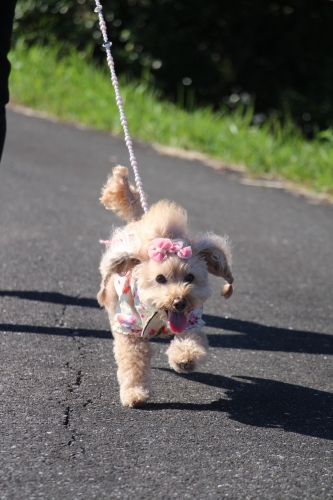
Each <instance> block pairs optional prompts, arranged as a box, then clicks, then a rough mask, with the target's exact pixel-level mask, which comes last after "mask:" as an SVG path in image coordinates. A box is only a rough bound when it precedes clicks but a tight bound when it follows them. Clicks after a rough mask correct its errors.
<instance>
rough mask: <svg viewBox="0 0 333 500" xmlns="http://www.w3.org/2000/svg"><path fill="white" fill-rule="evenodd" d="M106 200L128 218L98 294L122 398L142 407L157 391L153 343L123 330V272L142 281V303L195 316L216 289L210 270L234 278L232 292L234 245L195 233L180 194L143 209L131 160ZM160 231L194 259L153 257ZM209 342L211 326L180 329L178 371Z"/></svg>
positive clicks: (108, 255)
mask: <svg viewBox="0 0 333 500" xmlns="http://www.w3.org/2000/svg"><path fill="white" fill-rule="evenodd" d="M101 202H102V203H103V204H104V205H105V206H106V208H108V209H110V210H113V211H114V212H116V213H117V215H118V216H119V217H120V218H121V219H123V220H125V221H127V222H128V224H127V225H126V226H125V227H122V228H118V229H117V230H116V231H114V232H113V234H112V235H111V238H110V241H111V242H112V243H111V244H110V245H107V248H106V251H105V253H104V255H103V257H102V261H101V265H100V271H101V275H102V283H101V289H100V291H99V293H98V296H97V298H98V302H99V304H100V305H101V306H102V307H105V309H106V310H107V312H108V315H109V319H110V324H111V329H113V336H114V353H115V358H116V362H117V365H118V381H119V384H120V399H121V402H122V404H123V405H124V406H130V407H135V406H140V405H142V404H144V403H145V402H146V401H147V399H148V397H149V386H150V361H151V357H152V347H151V345H150V344H149V342H148V340H146V339H144V338H142V337H140V336H137V335H126V334H123V333H118V332H117V331H115V329H114V328H113V326H114V317H115V312H116V306H117V302H118V295H117V292H116V290H115V286H114V277H115V275H117V274H118V275H125V274H126V273H131V275H132V277H133V278H134V279H135V280H136V282H137V286H138V292H139V296H140V300H141V302H142V303H143V304H146V305H147V306H149V307H151V308H153V309H154V310H157V311H159V314H160V316H161V317H164V318H165V321H168V314H173V313H176V314H178V315H179V314H180V315H184V316H185V318H188V317H189V315H190V313H191V311H192V310H193V309H196V308H199V307H201V306H202V305H203V304H204V302H205V301H206V300H207V299H208V297H209V296H210V295H211V293H212V290H211V286H210V283H209V280H208V273H210V274H214V275H215V276H220V277H221V278H223V279H224V280H225V281H226V282H227V283H226V284H225V285H224V286H223V288H222V292H221V294H222V295H223V296H224V297H225V298H229V297H230V296H231V294H232V282H233V276H232V273H231V252H230V247H229V242H228V239H227V238H226V237H221V236H217V235H215V234H205V235H203V236H196V237H191V235H189V233H188V229H187V214H186V211H185V210H184V209H183V208H181V207H180V206H179V205H177V204H176V203H174V202H172V201H169V200H161V201H159V202H158V203H156V204H155V205H153V206H152V207H151V208H150V210H149V211H148V213H147V214H143V211H142V208H141V206H140V200H139V196H138V193H137V191H136V189H135V188H134V187H133V186H131V185H130V184H129V182H128V171H127V168H125V167H121V166H118V167H116V168H114V169H113V175H112V176H110V177H109V179H108V181H107V183H106V185H105V186H104V187H103V190H102V197H101ZM155 238H168V239H171V240H177V241H182V242H183V244H184V246H191V248H192V256H191V258H189V259H187V260H183V259H180V258H179V257H178V256H176V255H170V256H168V257H167V258H166V259H165V260H164V261H163V262H155V261H154V260H152V259H150V258H149V256H148V249H149V248H150V247H151V245H152V240H154V239H155ZM160 275H162V276H164V277H165V279H166V283H159V282H157V281H156V277H157V276H160ZM188 276H192V277H193V281H190V282H189V280H188V278H187V277H188ZM129 297H130V298H129V301H133V302H134V298H133V297H132V296H131V292H129ZM179 302H181V304H179ZM179 308H181V309H179ZM186 321H187V320H186ZM207 349H208V341H207V337H206V335H205V333H203V332H202V331H201V330H198V329H196V328H194V329H190V330H185V331H184V332H182V333H179V334H176V335H175V336H174V338H173V340H172V341H171V343H170V346H169V348H168V350H167V353H166V354H167V356H168V360H169V364H170V366H171V367H172V368H173V369H174V370H175V371H177V372H179V373H188V372H190V371H193V370H195V369H197V368H198V367H199V366H200V365H201V364H202V363H203V362H204V361H205V359H206V356H207Z"/></svg>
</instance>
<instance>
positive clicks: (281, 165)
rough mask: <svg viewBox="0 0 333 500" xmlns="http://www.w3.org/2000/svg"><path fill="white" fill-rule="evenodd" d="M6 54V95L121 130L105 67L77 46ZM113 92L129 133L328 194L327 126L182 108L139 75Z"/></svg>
mask: <svg viewBox="0 0 333 500" xmlns="http://www.w3.org/2000/svg"><path fill="white" fill-rule="evenodd" d="M10 58H11V62H12V73H11V78H10V89H11V99H12V101H13V102H15V103H17V104H23V105H25V106H29V107H31V108H34V109H36V110H39V111H44V112H47V113H49V114H51V115H54V116H57V117H58V118H59V119H60V120H64V121H70V122H75V123H80V124H83V125H86V126H88V127H90V128H94V129H97V130H103V131H109V132H112V133H115V134H122V130H121V125H120V123H119V115H118V110H117V107H116V103H115V99H114V91H113V88H112V85H111V82H110V77H109V74H108V73H107V69H108V68H107V67H106V69H105V71H102V70H101V69H98V68H97V67H96V66H94V65H92V64H91V65H88V64H87V63H86V62H85V61H83V60H81V59H80V58H79V57H78V54H77V52H73V53H72V54H71V55H70V56H68V57H67V58H65V59H61V60H58V58H57V50H56V49H52V48H41V47H37V48H36V47H35V48H32V49H30V50H26V49H25V48H24V46H22V45H21V46H20V45H18V46H17V47H16V48H15V50H13V51H12V52H11V55H10ZM105 65H106V62H105ZM120 91H121V95H122V98H123V102H124V108H125V114H126V117H127V121H128V127H129V132H130V134H131V136H132V138H135V139H139V140H142V141H145V142H148V143H157V144H161V145H167V146H172V147H177V148H183V149H186V150H194V151H199V152H202V153H205V154H207V155H209V156H210V157H211V158H213V159H218V160H222V161H224V162H226V163H231V164H238V165H241V166H243V167H244V168H245V169H246V170H247V171H248V172H250V173H252V174H254V175H263V174H266V175H267V174H268V175H271V176H273V177H276V178H279V179H287V180H289V181H292V182H294V183H297V184H301V185H303V186H306V187H307V188H308V189H310V190H312V191H316V192H321V193H326V194H327V195H328V196H329V197H332V196H333V147H332V146H333V131H330V130H329V131H326V132H324V133H321V134H317V136H316V138H315V139H313V140H312V141H306V140H305V139H304V138H303V137H302V135H301V133H300V132H299V131H298V130H297V129H296V128H295V127H293V126H292V124H287V125H286V126H285V127H281V126H279V124H278V123H277V122H275V123H274V122H270V123H267V124H266V125H265V126H263V127H261V128H259V127H257V126H251V119H252V114H251V113H252V111H251V110H248V111H247V112H246V113H245V114H244V112H243V110H242V109H241V108H239V109H238V110H236V111H235V112H233V113H231V112H230V111H228V110H227V109H224V110H222V111H221V112H219V113H213V112H212V110H211V109H209V108H206V109H198V110H195V111H193V112H186V111H184V110H182V109H179V108H177V107H176V106H175V105H173V104H171V103H168V102H165V101H161V100H159V99H158V96H157V95H156V93H154V91H152V90H149V89H148V87H147V84H146V83H145V82H144V81H143V82H141V83H137V84H135V83H131V84H129V83H125V81H124V80H123V81H122V80H121V82H120Z"/></svg>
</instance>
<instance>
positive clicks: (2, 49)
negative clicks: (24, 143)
mask: <svg viewBox="0 0 333 500" xmlns="http://www.w3.org/2000/svg"><path fill="white" fill-rule="evenodd" d="M16 1H17V0H6V2H5V3H6V5H5V6H4V8H3V9H1V16H0V161H1V156H2V151H3V145H4V143H5V137H6V110H5V106H6V104H7V102H8V101H9V90H8V78H9V73H10V63H9V61H8V59H7V54H8V52H9V50H10V40H11V36H12V29H13V19H14V12H15V6H16Z"/></svg>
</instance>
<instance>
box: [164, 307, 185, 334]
mask: <svg viewBox="0 0 333 500" xmlns="http://www.w3.org/2000/svg"><path fill="white" fill-rule="evenodd" d="M168 323H169V328H170V330H171V331H172V333H182V332H183V331H184V330H185V329H186V325H187V318H186V316H185V314H183V313H179V312H172V311H168Z"/></svg>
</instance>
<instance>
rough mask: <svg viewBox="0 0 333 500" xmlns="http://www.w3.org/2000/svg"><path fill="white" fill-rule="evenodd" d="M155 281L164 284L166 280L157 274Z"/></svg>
mask: <svg viewBox="0 0 333 500" xmlns="http://www.w3.org/2000/svg"><path fill="white" fill-rule="evenodd" d="M156 281H157V283H166V282H167V279H166V277H165V276H163V274H159V275H158V276H156Z"/></svg>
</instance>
